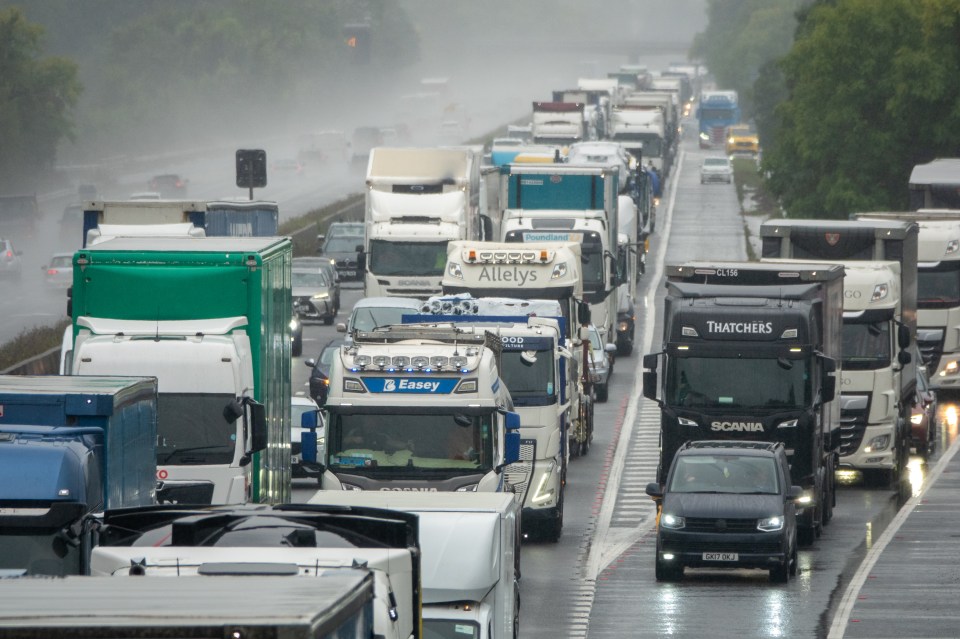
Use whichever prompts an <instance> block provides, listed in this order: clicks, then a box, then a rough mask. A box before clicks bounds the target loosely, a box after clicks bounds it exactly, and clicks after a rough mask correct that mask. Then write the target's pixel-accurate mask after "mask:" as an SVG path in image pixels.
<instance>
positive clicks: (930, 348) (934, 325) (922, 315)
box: [856, 209, 960, 394]
mask: <svg viewBox="0 0 960 639" xmlns="http://www.w3.org/2000/svg"><path fill="white" fill-rule="evenodd" d="M856 217H857V219H860V220H902V221H906V222H916V223H917V224H918V225H919V227H920V230H919V233H918V235H917V333H916V340H917V348H918V350H919V351H920V355H921V357H922V362H917V365H923V366H925V367H926V370H927V373H928V377H929V379H930V386H931V388H933V389H935V390H937V391H938V392H939V393H941V394H949V393H957V392H958V391H960V210H949V209H920V210H919V211H889V212H872V213H860V214H857V216H856Z"/></svg>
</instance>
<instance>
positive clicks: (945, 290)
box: [917, 261, 960, 309]
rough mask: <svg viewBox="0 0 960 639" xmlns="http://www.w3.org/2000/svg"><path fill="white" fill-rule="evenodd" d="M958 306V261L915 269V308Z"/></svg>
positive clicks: (959, 271)
mask: <svg viewBox="0 0 960 639" xmlns="http://www.w3.org/2000/svg"><path fill="white" fill-rule="evenodd" d="M952 306H960V261H951V262H940V263H939V264H937V265H936V266H930V267H924V266H921V267H920V268H919V269H918V270H917V308H929V309H934V308H950V307H952Z"/></svg>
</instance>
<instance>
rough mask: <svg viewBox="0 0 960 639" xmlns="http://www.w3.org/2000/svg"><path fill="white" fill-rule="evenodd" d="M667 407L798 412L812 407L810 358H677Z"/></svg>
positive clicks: (671, 370)
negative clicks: (796, 410)
mask: <svg viewBox="0 0 960 639" xmlns="http://www.w3.org/2000/svg"><path fill="white" fill-rule="evenodd" d="M666 399H667V403H668V404H669V405H671V406H675V407H678V408H694V409H705V410H715V411H716V410H720V411H728V410H730V409H738V410H759V411H763V410H769V409H771V408H776V409H800V408H803V407H805V406H809V405H810V403H811V383H810V363H809V360H808V359H787V358H784V357H776V356H770V357H743V356H742V354H740V353H735V354H731V356H729V357H673V358H671V360H670V364H669V368H668V374H667V389H666Z"/></svg>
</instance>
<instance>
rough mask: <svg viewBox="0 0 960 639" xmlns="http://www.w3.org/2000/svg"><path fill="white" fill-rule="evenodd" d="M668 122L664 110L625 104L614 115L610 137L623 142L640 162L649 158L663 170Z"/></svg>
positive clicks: (611, 118) (612, 116) (616, 109)
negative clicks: (665, 120)
mask: <svg viewBox="0 0 960 639" xmlns="http://www.w3.org/2000/svg"><path fill="white" fill-rule="evenodd" d="M666 133H667V132H666V125H665V123H664V119H663V111H661V110H660V109H655V108H654V109H651V108H647V107H643V106H635V105H630V104H624V105H621V106H619V107H616V108H615V109H613V111H612V112H611V114H610V139H611V140H614V141H615V142H619V143H620V144H621V145H622V146H623V148H625V149H626V150H627V151H628V152H630V154H631V155H633V156H634V157H635V158H637V161H643V160H647V161H650V162H652V163H653V166H654V167H655V168H656V169H657V171H660V172H661V173H663V166H664V164H669V161H666V160H665V158H666V156H667V153H666V150H667V144H666V138H667V134H666Z"/></svg>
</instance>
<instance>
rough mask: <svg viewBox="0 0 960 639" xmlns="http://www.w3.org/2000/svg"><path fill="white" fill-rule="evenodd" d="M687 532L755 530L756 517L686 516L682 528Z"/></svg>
mask: <svg viewBox="0 0 960 639" xmlns="http://www.w3.org/2000/svg"><path fill="white" fill-rule="evenodd" d="M683 529H684V530H686V531H688V532H709V533H745V532H754V531H756V530H757V520H756V519H717V518H715V517H687V518H686V525H685V526H684V528H683Z"/></svg>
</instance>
